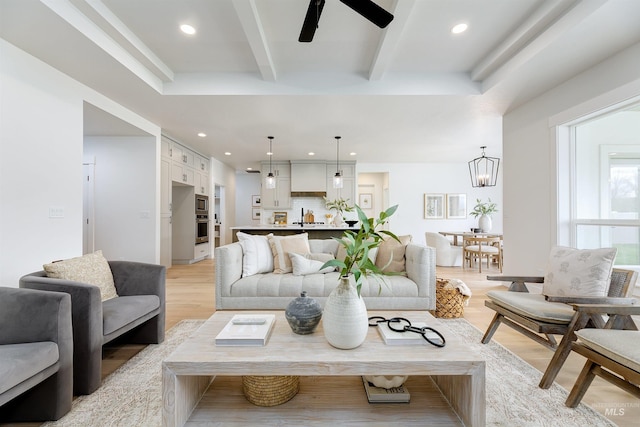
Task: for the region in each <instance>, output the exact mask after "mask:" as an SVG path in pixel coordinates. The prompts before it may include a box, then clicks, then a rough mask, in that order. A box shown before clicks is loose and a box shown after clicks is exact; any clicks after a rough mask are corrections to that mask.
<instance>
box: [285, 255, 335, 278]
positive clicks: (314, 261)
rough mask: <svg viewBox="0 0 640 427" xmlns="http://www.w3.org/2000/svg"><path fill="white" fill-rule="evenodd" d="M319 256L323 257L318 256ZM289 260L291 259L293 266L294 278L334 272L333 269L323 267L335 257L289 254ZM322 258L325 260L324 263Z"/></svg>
mask: <svg viewBox="0 0 640 427" xmlns="http://www.w3.org/2000/svg"><path fill="white" fill-rule="evenodd" d="M318 255H322V257H321V256H318ZM289 258H291V265H292V267H293V275H294V276H306V275H307V274H316V273H329V272H331V271H334V268H333V267H326V268H322V269H321V267H322V266H323V265H324V263H325V262H327V261H329V260H332V259H333V255H330V254H305V255H302V254H296V253H294V252H289ZM320 258H323V259H325V261H322V260H321V259H320Z"/></svg>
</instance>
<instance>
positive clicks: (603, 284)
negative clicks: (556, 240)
mask: <svg viewBox="0 0 640 427" xmlns="http://www.w3.org/2000/svg"><path fill="white" fill-rule="evenodd" d="M616 252H617V249H616V248H601V249H575V248H567V247H563V246H556V247H554V248H552V249H551V253H550V255H549V264H548V266H547V274H546V276H545V279H544V285H543V289H542V293H543V294H544V295H553V296H594V297H598V296H600V297H601V296H606V295H607V293H608V291H609V282H610V280H611V270H612V269H613V262H614V260H615V258H616Z"/></svg>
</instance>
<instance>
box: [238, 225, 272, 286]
mask: <svg viewBox="0 0 640 427" xmlns="http://www.w3.org/2000/svg"><path fill="white" fill-rule="evenodd" d="M236 236H237V237H238V241H239V242H240V246H242V277H247V276H251V275H253V274H258V273H270V272H272V271H273V253H272V252H271V246H270V245H269V239H268V238H267V236H258V235H253V234H247V233H243V232H241V231H238V232H237V233H236Z"/></svg>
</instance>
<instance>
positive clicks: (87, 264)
mask: <svg viewBox="0 0 640 427" xmlns="http://www.w3.org/2000/svg"><path fill="white" fill-rule="evenodd" d="M42 267H43V268H44V271H45V272H46V273H47V277H51V278H53V279H63V280H73V281H75V282H81V283H87V284H89V285H95V286H97V287H98V288H100V298H101V299H102V301H106V300H108V299H111V298H115V297H117V296H118V292H117V291H116V286H115V284H114V282H113V274H112V273H111V268H110V267H109V263H108V262H107V260H106V259H105V257H104V256H102V251H96V252H94V253H92V254H86V255H83V256H80V257H76V258H71V259H67V260H64V261H54V262H51V263H49V264H45V265H43V266H42Z"/></svg>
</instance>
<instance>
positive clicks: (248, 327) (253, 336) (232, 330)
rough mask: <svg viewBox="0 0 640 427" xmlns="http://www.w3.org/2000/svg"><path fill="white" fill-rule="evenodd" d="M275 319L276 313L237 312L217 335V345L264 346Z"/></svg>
mask: <svg viewBox="0 0 640 427" xmlns="http://www.w3.org/2000/svg"><path fill="white" fill-rule="evenodd" d="M275 321H276V316H275V315H274V314H236V315H235V316H233V317H232V318H231V320H230V321H229V323H227V324H226V325H225V327H224V328H223V329H222V331H220V333H219V334H218V335H217V336H216V345H228V346H233V345H238V346H263V345H265V344H267V340H268V339H269V335H271V330H272V329H273V325H274V323H275Z"/></svg>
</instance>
